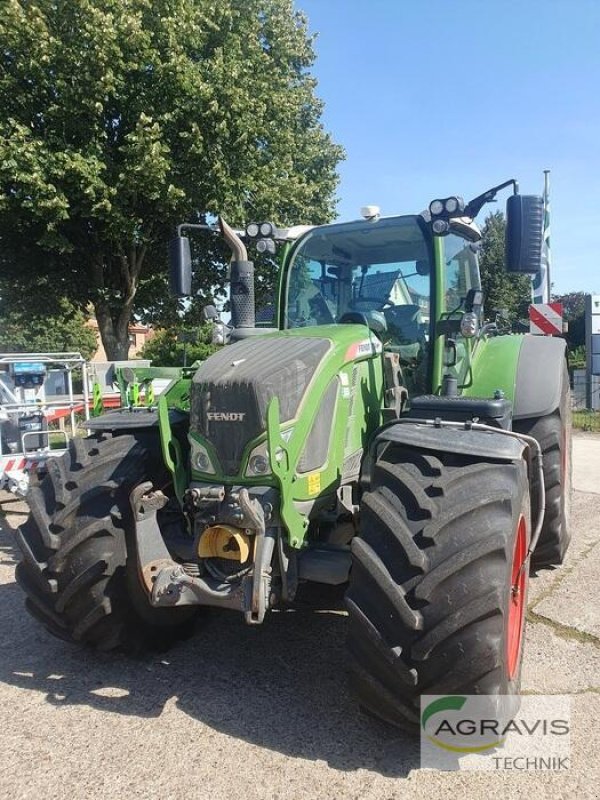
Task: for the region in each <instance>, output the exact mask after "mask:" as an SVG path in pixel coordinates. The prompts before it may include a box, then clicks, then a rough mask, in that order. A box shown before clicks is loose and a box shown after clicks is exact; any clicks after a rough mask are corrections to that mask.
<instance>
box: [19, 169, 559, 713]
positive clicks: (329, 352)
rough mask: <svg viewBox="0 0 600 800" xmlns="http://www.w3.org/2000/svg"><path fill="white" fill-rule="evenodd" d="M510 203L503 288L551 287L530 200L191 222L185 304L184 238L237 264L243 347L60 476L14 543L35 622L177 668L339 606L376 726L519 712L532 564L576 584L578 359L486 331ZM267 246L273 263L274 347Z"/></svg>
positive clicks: (98, 432)
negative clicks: (541, 273)
mask: <svg viewBox="0 0 600 800" xmlns="http://www.w3.org/2000/svg"><path fill="white" fill-rule="evenodd" d="M507 186H513V189H514V194H513V195H512V196H511V197H510V198H509V200H508V203H507V267H508V268H509V269H511V270H513V271H516V272H523V273H530V274H531V273H535V272H536V271H537V270H538V269H539V266H540V259H541V250H542V221H543V202H542V199H541V198H538V197H535V196H522V195H519V194H518V189H517V185H516V182H515V181H507V182H506V183H504V184H501V185H500V186H497V187H494V188H492V189H490V190H488V191H487V192H484V193H483V194H482V195H480V196H479V197H476V198H475V199H474V200H472V201H471V202H469V203H465V202H464V201H463V200H462V199H461V198H459V197H448V198H444V199H439V200H434V201H432V203H431V204H430V205H429V208H428V209H427V210H426V211H424V212H423V213H421V214H417V215H408V216H396V217H388V218H383V217H381V216H380V215H379V211H378V209H377V208H376V207H372V206H369V207H366V208H365V209H363V214H362V216H363V218H362V219H360V220H357V221H354V222H349V223H334V224H331V225H322V226H315V227H311V226H297V227H295V228H288V229H284V230H281V229H279V230H278V229H276V228H274V226H272V225H271V224H270V223H261V224H254V223H252V224H250V225H249V226H248V227H247V229H246V231H244V232H239V231H234V230H233V229H232V228H230V226H229V225H228V224H227V223H226V222H225V221H224V220H223V219H220V220H219V227H218V229H215V228H212V227H209V226H196V225H187V226H186V225H181V226H180V227H179V229H178V236H177V238H176V239H175V240H174V241H173V243H172V244H171V248H170V252H171V287H172V291H173V293H174V294H175V295H177V296H184V295H187V294H189V293H190V282H191V269H192V259H191V251H190V243H189V240H188V239H187V238H185V237H183V236H182V235H181V234H182V232H183V230H184V229H189V230H194V229H195V228H196V229H201V230H202V231H204V232H205V233H207V234H208V235H211V236H214V235H219V234H220V235H222V236H223V237H224V239H225V241H226V242H227V243H228V245H229V246H230V248H231V251H232V262H231V265H230V276H231V310H232V321H231V325H230V326H225V325H224V324H223V323H220V324H219V325H218V329H217V333H218V336H219V337H220V338H221V339H222V340H227V341H229V342H230V343H229V344H228V345H227V346H226V347H224V348H222V349H221V350H220V351H219V352H217V353H216V354H214V355H212V356H211V357H209V358H208V359H207V360H206V361H205V362H203V363H202V364H201V365H200V366H199V367H198V368H197V369H195V370H194V369H190V370H188V371H184V373H182V375H181V378H180V379H179V380H176V381H174V382H173V383H172V385H170V387H169V389H168V391H165V392H163V393H162V395H161V397H160V398H159V400H158V403H157V407H156V408H142V407H139V408H137V407H136V406H135V402H134V398H135V396H136V395H135V391H134V388H133V387H134V386H135V384H136V383H139V382H140V378H141V376H140V375H138V377H137V379H136V380H133V381H132V380H127V384H128V385H127V387H126V391H127V392H129V393H130V394H128V395H127V399H128V400H129V401H130V402H129V408H128V409H123V410H121V411H118V412H113V413H111V414H106V415H103V416H99V417H97V418H95V419H93V420H91V421H90V423H89V427H90V428H91V429H92V430H93V431H94V433H93V435H92V436H91V437H89V438H87V439H78V440H75V441H74V442H72V443H71V444H70V447H69V451H68V453H67V454H66V455H65V456H64V457H63V458H62V459H60V460H56V461H53V462H51V465H52V466H51V469H50V470H49V474H48V477H47V478H46V479H45V480H44V482H43V483H42V484H41V485H40V486H37V487H34V488H33V489H32V491H31V492H30V495H29V503H30V505H31V508H32V514H31V516H30V518H29V520H28V521H27V522H26V523H25V524H24V525H23V526H22V528H21V530H20V533H19V537H18V539H19V544H20V547H21V549H22V552H23V559H22V561H21V563H20V564H19V567H18V569H17V579H18V581H19V583H20V585H21V586H22V588H23V589H24V591H25V593H26V595H27V605H28V608H29V609H30V611H31V612H32V613H33V614H34V615H35V616H36V617H37V618H38V619H40V620H41V621H42V622H43V623H44V624H45V625H46V627H47V628H48V629H49V630H50V631H52V632H54V633H56V634H57V635H59V636H61V637H63V638H70V639H73V640H76V641H80V642H82V643H86V644H91V645H94V646H97V647H99V648H101V649H110V648H113V647H135V646H137V645H140V644H146V645H153V644H160V645H161V646H162V645H164V644H165V643H168V642H169V641H171V640H173V639H176V638H178V637H179V636H181V635H184V634H185V633H186V632H187V631H188V630H189V626H190V624H191V623H192V621H193V619H194V616H195V614H196V612H197V611H198V609H199V608H202V607H206V606H210V607H218V608H226V609H232V610H236V611H237V612H239V613H240V614H242V615H243V617H244V618H245V620H246V622H247V623H248V624H252V625H255V624H259V623H261V622H262V621H263V619H264V617H265V615H266V614H267V613H268V611H269V609H271V608H273V607H277V606H286V605H293V603H294V601H295V598H296V594H297V592H298V591H299V587H301V586H302V591H303V596H304V597H306V596H308V597H310V596H311V589H316V588H317V587H318V585H319V584H321V585H322V584H329V585H333V586H338V587H341V588H342V589H345V602H346V606H347V609H348V613H349V654H350V661H349V663H350V668H351V672H352V676H353V682H354V685H355V688H356V691H357V693H358V696H359V698H360V701H361V703H362V704H363V705H364V706H366V707H367V708H369V709H370V710H371V711H372V712H374V713H375V714H377V715H379V716H380V717H382V718H384V719H387V720H389V721H390V722H392V723H395V724H400V725H408V726H415V725H416V724H417V722H418V718H419V710H418V709H419V698H420V695H421V694H422V693H427V694H445V693H461V694H471V693H480V694H512V693H516V692H517V691H518V687H519V680H520V665H521V659H522V644H523V630H524V620H525V604H526V595H527V584H528V575H529V567H530V559H533V562H534V564H535V565H536V566H538V567H539V566H544V565H549V564H559V563H560V562H561V561H562V558H563V556H564V553H565V550H566V548H567V546H568V542H569V532H568V512H569V496H570V470H571V467H570V417H569V414H570V404H569V382H568V374H567V369H566V351H565V345H564V342H563V341H562V340H561V339H552V338H546V337H535V336H530V335H514V334H510V333H509V332H503V331H502V330H501V329H500V328H499V327H498V326H496V325H493V324H484V317H483V297H482V292H481V287H480V282H479V270H478V262H477V251H478V242H479V240H480V238H481V236H480V232H479V230H478V228H477V226H476V224H475V222H474V219H475V217H476V216H477V214H478V213H479V211H480V210H481V208H482V207H483V205H484V204H485V203H486V202H490V201H492V200H493V199H494V198H495V197H496V194H497V192H498V191H499V190H501V189H503V188H505V187H507ZM251 245H254V246H256V248H257V250H258V251H262V252H271V253H272V252H273V251H274V250H275V248H276V246H277V245H278V246H279V250H280V274H279V288H278V300H277V309H276V324H275V327H273V328H272V329H265V328H257V327H256V326H255V312H254V278H253V264H252V262H251V261H250V260H249V258H248V252H247V246H248V247H249V246H251ZM207 316H208V317H209V318H215V317H217V320H218V316H217V315H216V314H215V313H214V309H212V310H211V309H209V310H208V314H207ZM541 364H543V365H544V368H543V369H540V365H541ZM123 377H124V378H127V377H128V378H131V377H132V376H131V375H129V376H123ZM133 377H134V378H135V376H133ZM138 397H139V395H138ZM132 408H133V409H134V410H133V411H132V410H131V409H132ZM542 457H543V458H542ZM312 595H313V596H315V597H316V596H317V595H318V592H316V591H315V592H312ZM209 644H211V645H213V644H214V643H209Z"/></svg>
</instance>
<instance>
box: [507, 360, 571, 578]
mask: <svg viewBox="0 0 600 800" xmlns="http://www.w3.org/2000/svg"><path fill="white" fill-rule="evenodd" d="M513 428H514V430H515V431H518V432H519V433H525V434H527V435H528V436H533V438H534V439H537V441H538V442H539V444H540V447H541V448H542V455H543V458H544V487H545V490H546V513H545V515H544V524H543V526H542V531H541V533H540V538H539V540H538V543H537V545H536V548H535V550H534V552H533V555H532V557H531V566H532V567H533V569H541V568H544V567H551V566H558V565H560V564H562V563H563V561H564V558H565V555H566V553H567V549H568V547H569V543H570V541H571V531H570V529H569V523H570V509H571V491H572V460H571V450H572V439H571V390H570V387H569V373H568V370H567V366H566V364H565V366H564V368H563V377H562V390H561V397H560V406H559V408H558V409H557V410H556V411H555V412H554V413H553V414H548V415H546V416H544V417H537V418H535V419H525V420H517V421H515V422H514V424H513ZM536 495H537V490H536V481H535V479H534V483H533V487H532V505H533V507H534V508H536V506H537V496H536Z"/></svg>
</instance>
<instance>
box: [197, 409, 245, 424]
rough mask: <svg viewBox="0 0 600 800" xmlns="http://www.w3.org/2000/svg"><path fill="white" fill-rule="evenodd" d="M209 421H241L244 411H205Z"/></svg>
mask: <svg viewBox="0 0 600 800" xmlns="http://www.w3.org/2000/svg"><path fill="white" fill-rule="evenodd" d="M206 416H207V418H208V421H209V422H243V421H244V417H245V416H246V412H245V411H207V412H206Z"/></svg>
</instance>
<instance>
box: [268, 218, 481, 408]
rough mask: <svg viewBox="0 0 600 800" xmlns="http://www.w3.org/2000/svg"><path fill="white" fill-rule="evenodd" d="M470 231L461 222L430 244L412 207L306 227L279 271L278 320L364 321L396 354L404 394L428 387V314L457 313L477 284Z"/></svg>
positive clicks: (294, 324)
mask: <svg viewBox="0 0 600 800" xmlns="http://www.w3.org/2000/svg"><path fill="white" fill-rule="evenodd" d="M465 232H466V233H467V234H468V238H465ZM478 238H479V233H478V231H477V229H476V228H475V226H465V225H463V226H462V227H458V226H456V228H455V229H452V230H451V231H450V232H449V233H448V235H447V236H445V237H444V238H443V239H440V240H439V241H438V242H436V243H435V244H434V238H433V236H432V233H431V230H430V226H429V225H428V224H427V222H426V221H425V219H424V218H423V217H422V216H413V215H411V216H402V217H388V218H384V219H375V220H374V221H371V220H359V221H356V222H350V223H342V224H336V225H327V226H323V227H319V228H314V229H313V230H311V231H310V232H309V233H307V234H305V235H304V236H303V237H302V238H301V239H300V241H298V242H297V244H296V245H295V247H294V248H293V250H292V252H291V254H290V256H289V259H288V261H287V265H286V268H285V270H284V272H283V274H282V280H281V291H280V309H281V311H280V318H279V324H280V328H281V329H283V330H287V329H295V328H306V327H311V326H314V325H329V324H363V325H366V326H367V327H369V328H370V329H371V330H372V331H373V332H374V333H375V335H376V336H378V338H379V339H380V340H381V342H382V344H383V349H384V351H386V352H394V353H397V354H398V357H399V364H400V367H401V370H402V376H403V380H404V382H405V386H406V388H407V390H408V391H409V393H410V394H415V393H425V392H432V391H435V389H436V388H437V387H436V386H435V385H434V380H433V361H434V359H433V354H434V344H435V341H436V320H437V319H440V318H442V317H450V318H456V317H457V315H458V316H459V317H460V316H462V313H463V312H464V311H465V303H466V302H467V299H468V298H469V297H470V296H472V294H471V295H470V294H469V293H470V292H471V293H472V292H474V291H475V290H479V289H480V281H479V269H478V264H477V246H476V245H475V244H474V242H475V241H476V240H477V239H478ZM458 333H459V334H460V332H458ZM457 352H458V350H457ZM461 354H462V356H463V357H464V356H465V355H466V353H465V350H464V345H463V346H461ZM457 361H462V358H458V359H457Z"/></svg>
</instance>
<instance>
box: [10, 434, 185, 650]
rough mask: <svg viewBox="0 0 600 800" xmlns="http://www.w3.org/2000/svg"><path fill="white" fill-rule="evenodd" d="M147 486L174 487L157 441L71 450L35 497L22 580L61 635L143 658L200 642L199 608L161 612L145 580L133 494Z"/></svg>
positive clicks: (126, 439)
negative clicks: (196, 631)
mask: <svg viewBox="0 0 600 800" xmlns="http://www.w3.org/2000/svg"><path fill="white" fill-rule="evenodd" d="M143 480H151V481H153V483H154V485H155V487H157V488H158V487H165V486H166V485H167V484H168V483H169V478H168V475H166V473H165V470H164V467H163V466H162V462H161V459H160V449H159V447H158V446H157V444H156V439H151V438H150V437H145V438H144V436H143V434H142V435H140V436H136V437H134V436H131V435H122V436H115V437H114V438H113V437H106V436H97V437H91V438H89V439H74V440H73V441H71V442H70V444H69V449H68V451H67V453H66V454H65V455H64V456H63V457H62V458H60V459H50V460H49V461H48V474H47V475H46V477H45V478H44V479H43V480H42V481H41V483H40V484H38V485H35V486H32V488H31V489H30V491H29V493H28V496H27V502H28V504H29V507H30V515H29V518H28V519H27V521H26V522H25V523H24V525H22V526H21V528H20V530H19V532H18V534H17V541H18V544H19V547H20V548H21V551H22V554H23V558H22V560H21V562H20V563H19V564H18V566H17V571H16V578H17V582H18V583H19V585H20V586H21V588H22V589H23V591H24V592H25V594H26V595H27V599H26V607H27V609H28V611H29V612H30V613H31V614H32V616H34V617H35V618H36V619H38V620H39V621H40V622H42V624H43V625H44V626H45V627H46V628H47V629H48V630H49V631H50V633H52V634H54V635H55V636H58V637H60V638H62V639H66V640H69V641H76V642H81V643H85V644H89V645H92V646H93V647H95V648H98V649H100V650H111V649H113V648H117V647H121V648H124V649H126V650H129V651H133V652H135V651H139V650H140V649H143V648H145V647H153V648H158V649H161V650H162V649H165V648H166V647H168V646H169V645H170V644H171V643H172V642H173V641H175V640H177V639H180V638H183V637H186V636H188V635H189V634H190V633H191V631H192V629H193V625H192V622H193V618H194V616H195V614H196V609H195V608H193V607H192V608H181V609H180V608H176V609H157V608H153V607H152V606H151V605H150V603H149V601H148V597H147V594H146V592H145V590H144V589H143V588H142V586H141V584H140V582H139V579H138V576H137V563H136V555H135V545H134V537H133V513H132V510H131V506H130V504H129V494H130V492H131V490H132V489H133V488H134V487H135V486H136V485H138V484H139V483H141V482H142V481H143ZM159 522H160V518H159Z"/></svg>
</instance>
